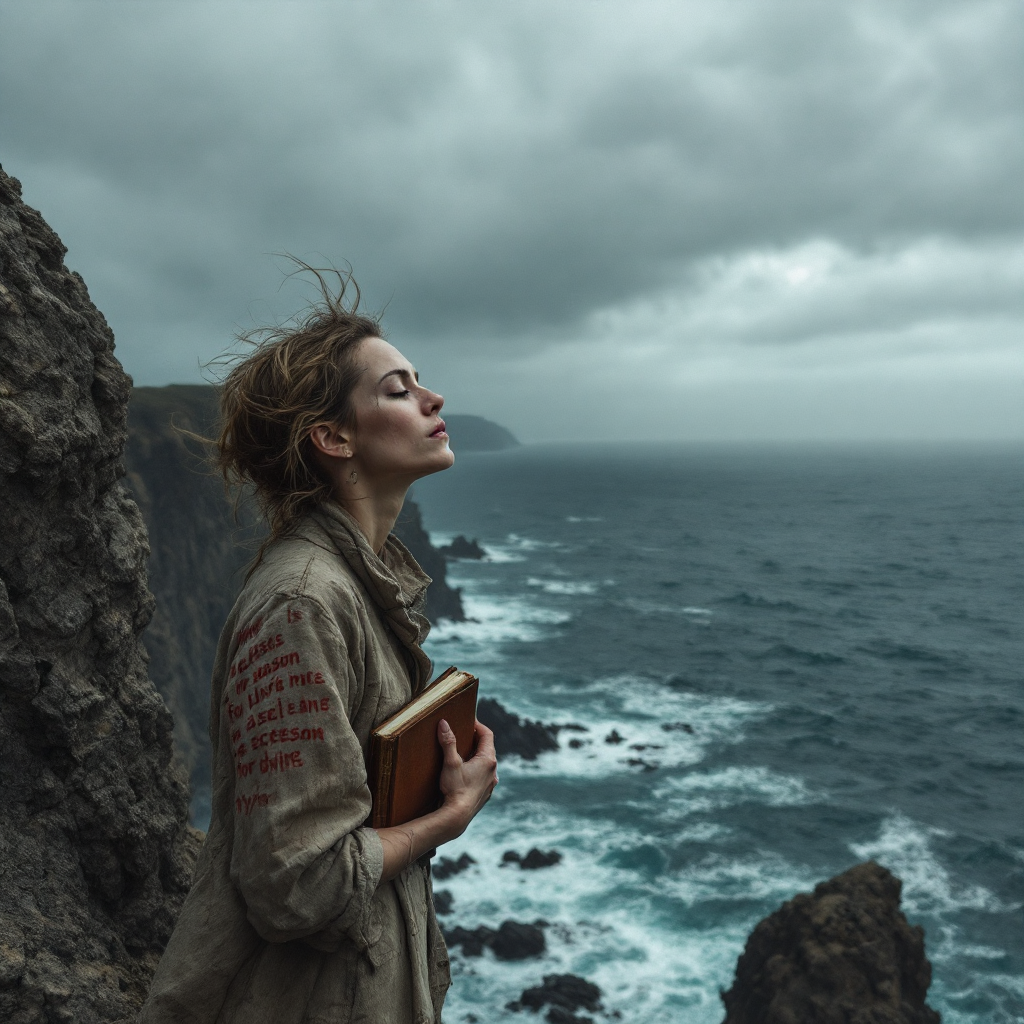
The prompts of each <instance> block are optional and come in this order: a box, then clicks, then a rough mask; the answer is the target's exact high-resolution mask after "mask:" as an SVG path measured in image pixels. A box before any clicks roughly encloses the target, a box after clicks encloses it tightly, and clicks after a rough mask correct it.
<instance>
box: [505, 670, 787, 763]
mask: <svg viewBox="0 0 1024 1024" xmlns="http://www.w3.org/2000/svg"><path fill="white" fill-rule="evenodd" d="M510 689H512V690H513V691H514V692H513V693H512V698H513V699H512V701H511V702H510V709H511V710H513V711H515V713H516V714H519V715H525V716H526V717H528V718H540V719H542V720H543V721H546V722H556V723H558V722H562V723H564V722H566V721H570V722H571V723H573V724H575V725H579V726H583V728H584V730H585V731H577V730H569V729H563V730H562V731H561V732H560V733H559V736H558V744H559V747H558V750H557V751H551V752H549V753H544V754H541V755H540V756H539V757H538V758H537V760H536V761H522V760H520V759H519V758H509V759H508V761H507V764H506V770H508V771H510V772H513V773H516V774H521V775H535V776H544V777H563V778H580V777H588V776H589V777H600V776H603V775H611V774H623V773H637V772H644V770H645V765H651V766H654V767H656V768H658V769H671V768H678V767H681V766H686V765H691V764H696V763H697V762H699V761H701V760H702V759H703V757H704V754H705V751H706V749H707V748H708V747H709V746H710V745H712V744H721V743H736V742H739V741H740V740H741V739H742V737H743V727H744V725H745V724H746V723H747V722H748V721H750V720H751V719H752V718H755V717H760V716H762V715H764V714H766V713H767V712H768V711H769V710H770V705H758V704H753V703H750V702H747V701H740V700H735V699H733V698H729V697H715V698H709V697H706V696H703V695H700V694H694V693H680V692H678V691H676V690H674V689H672V688H671V687H669V686H666V685H665V684H663V683H659V682H657V681H655V680H651V679H643V678H640V677H636V676H616V677H610V678H604V679H599V680H595V681H594V682H592V683H590V684H589V685H587V686H585V687H580V686H565V685H562V684H559V683H558V682H555V683H549V684H547V685H546V686H545V687H544V688H543V691H542V692H540V693H531V692H530V691H529V690H528V689H527V688H526V687H524V686H522V685H519V686H515V685H514V686H513V687H511V688H510ZM499 699H501V697H500V696H499ZM687 726H688V727H689V729H687V728H686V727H687ZM616 735H617V736H618V737H621V740H620V741H619V742H617V743H616V742H608V740H609V738H614V737H615V736H616ZM639 748H643V749H639ZM630 761H633V762H634V763H633V764H630ZM641 762H642V763H641ZM650 774H651V775H652V778H653V774H654V773H653V772H650Z"/></svg>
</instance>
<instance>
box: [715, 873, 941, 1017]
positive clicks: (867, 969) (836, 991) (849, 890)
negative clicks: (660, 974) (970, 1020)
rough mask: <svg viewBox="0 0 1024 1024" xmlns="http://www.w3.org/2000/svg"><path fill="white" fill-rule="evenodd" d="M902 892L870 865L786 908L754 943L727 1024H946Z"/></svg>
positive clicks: (730, 998)
mask: <svg viewBox="0 0 1024 1024" xmlns="http://www.w3.org/2000/svg"><path fill="white" fill-rule="evenodd" d="M900 888H901V883H900V881H899V879H898V878H895V877H894V876H893V875H892V874H890V873H889V872H888V871H887V870H886V869H885V868H883V867H881V866H880V865H878V864H875V863H874V862H873V861H868V862H867V863H865V864H858V865H857V866H856V867H853V868H851V869H850V870H849V871H846V872H844V873H843V874H841V875H837V876H836V877H835V878H833V879H831V880H830V881H828V882H822V883H821V884H820V885H818V886H816V887H815V889H814V892H813V893H803V894H801V895H799V896H796V897H795V898H794V899H792V900H790V901H789V902H788V903H784V904H783V905H782V906H781V907H780V908H779V909H778V910H777V911H776V912H775V913H774V914H772V915H771V916H770V917H767V918H765V919H764V920H763V921H762V922H761V923H760V924H759V925H758V926H757V927H756V928H755V929H754V931H753V932H752V933H751V935H750V938H749V939H747V945H746V948H745V949H744V951H743V953H742V955H741V956H740V958H739V961H738V962H737V964H736V978H735V981H734V982H733V985H732V988H730V989H729V991H728V992H725V993H723V994H722V1001H723V1002H724V1003H725V1009H726V1016H725V1022H724V1024H789V1022H791V1021H799V1022H800V1024H862V1022H863V1024H938V1021H939V1020H940V1018H939V1014H937V1013H936V1012H935V1011H934V1010H933V1009H931V1007H929V1006H928V1005H927V1004H926V1003H925V997H926V995H927V992H928V986H929V984H930V983H931V965H930V964H929V962H928V960H927V958H926V956H925V951H924V932H923V931H922V929H921V928H919V927H912V926H911V925H910V924H908V923H907V919H906V918H905V917H904V916H903V914H902V913H901V912H900Z"/></svg>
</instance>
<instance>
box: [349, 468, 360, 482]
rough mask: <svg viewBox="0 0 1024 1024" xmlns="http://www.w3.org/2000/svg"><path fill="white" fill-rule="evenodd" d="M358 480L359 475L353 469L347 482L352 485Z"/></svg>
mask: <svg viewBox="0 0 1024 1024" xmlns="http://www.w3.org/2000/svg"><path fill="white" fill-rule="evenodd" d="M358 479H359V474H358V473H357V472H356V471H355V470H354V469H353V470H352V472H351V473H349V475H348V482H349V483H350V484H354V483H355V482H356V481H357V480H358Z"/></svg>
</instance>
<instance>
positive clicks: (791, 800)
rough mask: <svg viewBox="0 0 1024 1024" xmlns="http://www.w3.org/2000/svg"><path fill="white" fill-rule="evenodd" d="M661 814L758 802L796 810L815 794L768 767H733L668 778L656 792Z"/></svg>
mask: <svg viewBox="0 0 1024 1024" xmlns="http://www.w3.org/2000/svg"><path fill="white" fill-rule="evenodd" d="M654 796H655V798H656V799H657V800H658V801H659V803H661V804H662V806H663V810H662V814H663V815H664V816H667V817H672V816H674V815H675V814H678V813H679V812H682V813H683V814H696V813H699V812H702V811H711V810H720V809H721V808H724V807H735V806H736V805H737V804H744V803H756V804H760V805H761V806H764V807H797V806H800V805H801V804H808V803H812V802H813V801H814V799H815V797H814V795H813V794H812V793H811V791H810V790H809V789H808V788H807V786H806V785H805V784H804V782H803V781H802V780H801V779H798V778H795V777H794V776H791V775H780V774H778V773H777V772H773V771H771V770H769V769H768V768H761V767H745V768H739V767H732V768H723V769H721V770H720V771H716V772H690V773H688V774H686V775H683V776H676V777H674V778H670V779H667V780H666V781H665V782H664V783H663V784H662V785H660V786H657V787H656V788H655V790H654Z"/></svg>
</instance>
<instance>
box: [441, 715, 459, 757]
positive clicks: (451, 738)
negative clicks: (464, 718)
mask: <svg viewBox="0 0 1024 1024" xmlns="http://www.w3.org/2000/svg"><path fill="white" fill-rule="evenodd" d="M437 738H438V741H439V742H440V744H441V746H442V747H443V748H444V763H445V764H446V765H447V766H448V767H449V768H458V766H459V765H460V764H462V758H461V757H459V750H458V747H457V746H456V745H455V733H454V732H453V731H452V727H451V726H450V725H449V724H448V723H447V722H446V721H445V720H444V719H443V718H442V719H441V721H440V722H438V723H437Z"/></svg>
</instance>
